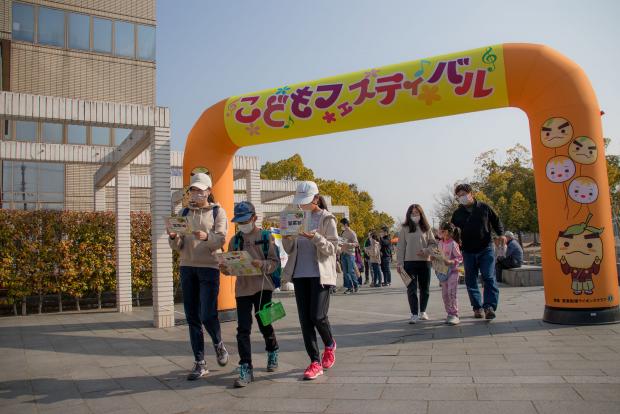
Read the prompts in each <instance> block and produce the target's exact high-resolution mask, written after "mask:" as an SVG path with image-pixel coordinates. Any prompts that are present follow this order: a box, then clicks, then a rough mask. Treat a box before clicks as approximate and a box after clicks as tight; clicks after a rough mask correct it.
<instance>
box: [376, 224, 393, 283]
mask: <svg viewBox="0 0 620 414" xmlns="http://www.w3.org/2000/svg"><path fill="white" fill-rule="evenodd" d="M379 243H380V245H381V273H383V286H391V285H392V272H391V270H390V262H391V261H392V240H391V239H390V230H389V229H388V228H387V227H383V228H382V229H381V239H380V240H379Z"/></svg>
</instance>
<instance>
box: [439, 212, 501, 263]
mask: <svg viewBox="0 0 620 414" xmlns="http://www.w3.org/2000/svg"><path fill="white" fill-rule="evenodd" d="M450 221H451V222H452V224H454V225H455V226H456V227H458V228H459V229H461V240H462V247H463V252H465V253H479V252H481V251H482V250H484V249H486V248H487V247H489V246H490V245H491V228H492V229H493V230H495V233H497V235H498V236H501V235H502V234H504V226H503V225H502V222H501V220H500V219H499V217H497V214H495V211H493V209H492V208H491V207H490V206H489V205H487V204H485V203H483V202H481V201H478V200H474V204H473V206H472V210H471V212H469V211H468V210H467V208H466V207H465V206H463V205H461V206H459V208H457V209H456V211H455V212H454V213H453V214H452V220H450Z"/></svg>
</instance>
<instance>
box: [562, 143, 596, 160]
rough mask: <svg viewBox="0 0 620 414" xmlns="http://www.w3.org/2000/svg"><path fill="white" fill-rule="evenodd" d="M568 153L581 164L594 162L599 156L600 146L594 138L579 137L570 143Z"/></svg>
mask: <svg viewBox="0 0 620 414" xmlns="http://www.w3.org/2000/svg"><path fill="white" fill-rule="evenodd" d="M568 154H569V155H570V157H571V158H572V159H573V160H575V162H578V163H579V164H594V163H595V162H596V158H597V157H598V148H596V144H595V143H594V141H592V139H590V138H588V137H577V138H575V139H574V140H573V142H571V143H570V145H569V147H568Z"/></svg>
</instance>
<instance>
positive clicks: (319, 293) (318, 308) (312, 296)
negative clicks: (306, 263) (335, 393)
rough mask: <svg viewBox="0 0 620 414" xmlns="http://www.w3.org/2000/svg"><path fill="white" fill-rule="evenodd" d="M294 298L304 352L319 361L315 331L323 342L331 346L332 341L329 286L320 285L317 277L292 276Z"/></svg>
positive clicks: (313, 359)
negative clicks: (328, 314) (329, 316)
mask: <svg viewBox="0 0 620 414" xmlns="http://www.w3.org/2000/svg"><path fill="white" fill-rule="evenodd" d="M293 284H294V285H295V299H296V300H297V313H299V323H300V325H301V333H302V334H303V336H304V345H305V346H306V352H307V353H308V356H309V357H310V360H311V361H313V362H320V361H321V356H320V352H319V346H318V344H317V341H316V332H315V329H316V331H318V332H319V335H321V339H322V340H323V344H324V345H325V346H331V345H332V344H333V342H334V338H333V337H332V330H331V328H330V326H329V319H328V318H327V312H328V310H329V286H321V283H320V278H319V277H300V278H294V279H293Z"/></svg>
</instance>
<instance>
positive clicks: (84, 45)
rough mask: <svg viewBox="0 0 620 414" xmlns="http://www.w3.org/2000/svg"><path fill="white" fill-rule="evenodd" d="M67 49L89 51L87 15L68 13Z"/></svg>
mask: <svg viewBox="0 0 620 414" xmlns="http://www.w3.org/2000/svg"><path fill="white" fill-rule="evenodd" d="M69 47H70V48H71V49H80V50H90V17H89V16H88V15H86V14H79V13H69Z"/></svg>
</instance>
